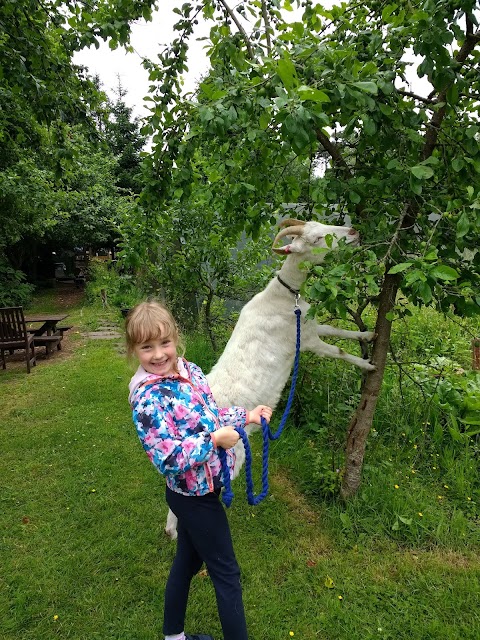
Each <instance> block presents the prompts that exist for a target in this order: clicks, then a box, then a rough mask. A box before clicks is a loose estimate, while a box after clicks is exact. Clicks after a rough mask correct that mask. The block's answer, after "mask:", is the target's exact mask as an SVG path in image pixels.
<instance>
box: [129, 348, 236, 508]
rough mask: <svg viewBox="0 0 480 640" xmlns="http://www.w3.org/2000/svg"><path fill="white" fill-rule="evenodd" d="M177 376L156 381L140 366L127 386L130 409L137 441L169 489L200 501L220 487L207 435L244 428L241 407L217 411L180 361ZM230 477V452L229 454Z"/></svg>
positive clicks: (191, 368) (200, 377)
mask: <svg viewBox="0 0 480 640" xmlns="http://www.w3.org/2000/svg"><path fill="white" fill-rule="evenodd" d="M178 369H179V372H180V373H179V374H178V375H169V376H166V377H159V376H156V375H153V374H151V373H147V372H146V371H145V369H143V367H139V368H138V370H137V372H136V374H135V375H134V376H133V378H132V380H131V382H130V396H129V400H130V404H131V406H132V410H133V422H134V424H135V428H136V430H137V433H138V437H139V438H140V441H141V443H142V445H143V448H144V449H145V451H146V453H147V455H148V457H149V458H150V460H151V461H152V463H153V464H154V465H155V467H156V468H157V469H158V471H159V472H160V473H161V474H163V475H164V476H165V477H166V480H167V486H168V487H169V488H170V489H172V491H176V492H178V493H182V494H184V495H187V496H200V495H205V494H207V493H210V492H212V491H214V490H216V489H219V488H220V487H221V486H222V484H223V483H222V469H221V464H220V459H219V457H218V451H217V449H216V447H215V445H214V443H213V440H212V438H211V435H210V434H211V433H212V432H213V431H215V430H216V429H218V428H220V427H223V426H228V425H230V426H233V427H245V423H246V415H247V414H246V410H245V409H244V408H243V407H230V408H228V409H219V408H218V407H217V405H216V404H215V400H214V399H213V396H212V392H211V390H210V387H209V386H208V382H207V379H206V378H205V375H204V374H203V372H202V370H201V369H200V367H198V366H197V365H196V364H194V363H193V362H187V361H186V360H184V359H183V358H179V359H178ZM227 461H228V465H229V468H230V472H232V470H233V467H234V464H235V454H234V451H233V449H229V450H227Z"/></svg>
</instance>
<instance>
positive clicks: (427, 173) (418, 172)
mask: <svg viewBox="0 0 480 640" xmlns="http://www.w3.org/2000/svg"><path fill="white" fill-rule="evenodd" d="M410 171H411V172H412V173H413V175H414V176H415V177H416V178H418V179H419V180H428V178H431V177H432V176H433V169H432V168H431V167H428V166H425V165H423V164H417V165H415V166H414V167H410Z"/></svg>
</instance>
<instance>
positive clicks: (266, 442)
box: [218, 296, 302, 507]
mask: <svg viewBox="0 0 480 640" xmlns="http://www.w3.org/2000/svg"><path fill="white" fill-rule="evenodd" d="M294 311H295V315H296V316H297V342H296V349H295V360H294V363H293V374H292V384H291V386H290V393H289V395H288V400H287V406H286V407H285V411H284V412H283V416H282V419H281V420H280V425H279V427H278V429H277V431H276V432H275V433H272V432H271V430H270V426H269V424H268V422H267V421H266V420H265V418H263V417H262V418H261V422H262V436H263V453H262V492H261V493H260V494H259V495H258V496H256V495H255V494H254V491H253V478H252V450H251V448H250V442H249V441H248V436H247V433H246V431H245V429H242V428H241V427H236V428H235V431H237V432H238V434H239V436H240V437H241V439H242V442H243V446H244V447H245V475H246V481H247V502H248V504H251V505H254V506H255V505H257V504H258V503H259V502H261V501H262V500H263V499H264V498H265V497H266V496H267V494H268V453H269V448H270V440H278V438H280V436H281V435H282V431H283V428H284V426H285V424H286V422H287V419H288V414H289V413H290V409H291V407H292V402H293V398H294V396H295V385H296V383H297V375H298V364H299V360H300V316H301V314H302V312H301V310H300V307H299V306H298V296H296V303H295V309H294ZM218 455H219V457H220V462H221V464H222V473H223V486H224V489H223V493H222V500H223V503H224V504H225V506H226V507H229V506H230V505H231V504H232V500H233V496H234V494H233V491H232V484H231V481H230V470H229V468H228V465H227V454H226V452H225V449H223V448H222V447H218Z"/></svg>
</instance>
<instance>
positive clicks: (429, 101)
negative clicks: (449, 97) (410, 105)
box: [397, 89, 437, 105]
mask: <svg viewBox="0 0 480 640" xmlns="http://www.w3.org/2000/svg"><path fill="white" fill-rule="evenodd" d="M397 93H399V94H400V95H401V96H406V97H408V98H413V99H414V100H418V101H419V102H423V103H424V104H427V105H429V104H431V105H434V104H436V102H437V101H436V100H433V99H432V98H430V97H428V98H424V97H423V96H419V95H417V94H416V93H412V92H411V91H405V90H404V89H397Z"/></svg>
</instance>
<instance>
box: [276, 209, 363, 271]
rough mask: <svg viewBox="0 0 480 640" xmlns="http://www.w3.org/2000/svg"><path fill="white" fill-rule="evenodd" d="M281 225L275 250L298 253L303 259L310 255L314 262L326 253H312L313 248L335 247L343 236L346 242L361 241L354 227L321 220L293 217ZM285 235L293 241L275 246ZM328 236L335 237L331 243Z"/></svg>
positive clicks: (354, 242) (320, 259)
mask: <svg viewBox="0 0 480 640" xmlns="http://www.w3.org/2000/svg"><path fill="white" fill-rule="evenodd" d="M280 227H283V228H282V230H281V231H280V232H279V233H278V234H277V237H276V238H275V240H274V241H273V247H272V249H273V251H275V253H278V254H279V255H284V256H286V255H290V254H298V255H299V257H301V258H302V259H306V258H307V255H308V258H309V260H311V261H312V262H321V261H322V260H323V258H324V255H325V254H324V252H319V253H318V254H317V253H314V254H312V253H311V250H312V249H326V250H329V249H333V248H335V247H336V246H337V244H338V241H339V240H340V239H341V238H345V242H347V243H349V244H358V242H359V233H358V231H356V230H355V229H353V228H352V227H334V226H331V225H328V224H322V223H321V222H314V221H310V222H305V221H303V220H295V219H292V218H289V219H288V220H283V221H282V222H281V223H280ZM285 236H289V237H292V238H293V240H292V242H291V243H290V244H287V245H284V246H283V247H277V246H275V245H276V244H277V242H278V241H279V240H280V239H281V238H284V237H285ZM327 236H331V237H332V238H333V240H332V242H331V243H330V242H329V244H327V240H326V237H327ZM329 245H330V246H329Z"/></svg>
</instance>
